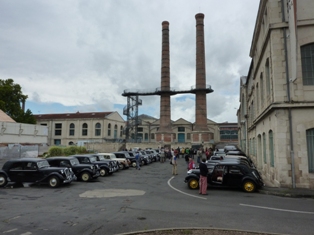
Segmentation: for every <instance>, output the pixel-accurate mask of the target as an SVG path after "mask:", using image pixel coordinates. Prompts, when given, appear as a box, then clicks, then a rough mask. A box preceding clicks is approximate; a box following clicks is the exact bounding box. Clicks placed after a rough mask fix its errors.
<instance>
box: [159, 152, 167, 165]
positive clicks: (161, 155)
mask: <svg viewBox="0 0 314 235" xmlns="http://www.w3.org/2000/svg"><path fill="white" fill-rule="evenodd" d="M165 158H166V154H165V151H164V149H162V150H161V152H160V162H161V163H164V162H165Z"/></svg>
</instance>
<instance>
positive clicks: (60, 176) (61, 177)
mask: <svg viewBox="0 0 314 235" xmlns="http://www.w3.org/2000/svg"><path fill="white" fill-rule="evenodd" d="M51 176H57V177H58V178H59V180H60V181H61V182H63V180H64V179H65V177H64V176H63V175H61V174H60V173H59V172H52V173H51V174H49V175H47V176H46V177H44V178H43V179H41V180H37V181H36V182H34V184H40V183H43V182H44V183H46V182H48V180H49V178H50V177H51Z"/></svg>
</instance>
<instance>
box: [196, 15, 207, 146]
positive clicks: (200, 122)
mask: <svg viewBox="0 0 314 235" xmlns="http://www.w3.org/2000/svg"><path fill="white" fill-rule="evenodd" d="M204 17H205V16H204V14H202V13H198V14H196V15H195V19H196V91H195V95H196V102H195V103H196V104H195V127H194V131H195V133H193V141H195V142H203V141H209V133H208V131H209V130H208V126H207V106H206V103H207V102H206V64H205V43H204Z"/></svg>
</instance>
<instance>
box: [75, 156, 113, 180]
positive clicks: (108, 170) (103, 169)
mask: <svg viewBox="0 0 314 235" xmlns="http://www.w3.org/2000/svg"><path fill="white" fill-rule="evenodd" d="M71 157H75V158H77V159H78V160H79V162H80V163H81V164H94V165H96V166H99V168H100V176H107V175H111V174H112V173H113V168H112V167H110V166H109V164H108V163H107V162H103V161H97V159H96V157H95V156H92V155H73V156H71Z"/></svg>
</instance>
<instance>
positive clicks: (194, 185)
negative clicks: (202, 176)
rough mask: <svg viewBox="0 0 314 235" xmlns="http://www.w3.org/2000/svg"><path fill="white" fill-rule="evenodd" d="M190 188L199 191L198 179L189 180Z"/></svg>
mask: <svg viewBox="0 0 314 235" xmlns="http://www.w3.org/2000/svg"><path fill="white" fill-rule="evenodd" d="M188 186H189V189H198V187H199V182H198V179H195V178H192V179H189V181H188Z"/></svg>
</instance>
